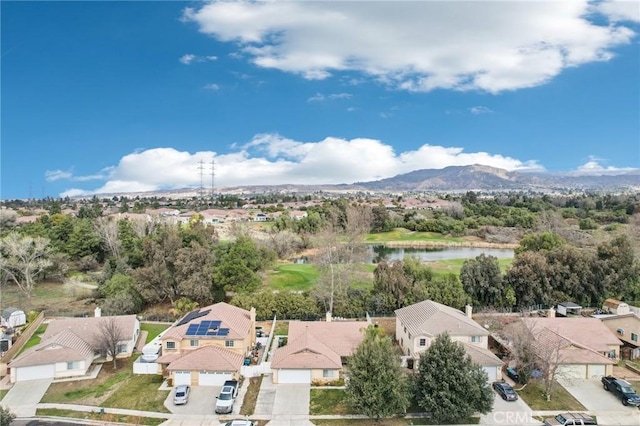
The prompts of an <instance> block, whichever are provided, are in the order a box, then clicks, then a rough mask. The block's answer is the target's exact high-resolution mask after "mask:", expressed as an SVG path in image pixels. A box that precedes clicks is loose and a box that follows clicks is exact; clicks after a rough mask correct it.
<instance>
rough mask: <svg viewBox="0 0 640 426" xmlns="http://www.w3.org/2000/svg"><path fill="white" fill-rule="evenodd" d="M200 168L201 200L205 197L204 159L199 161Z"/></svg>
mask: <svg viewBox="0 0 640 426" xmlns="http://www.w3.org/2000/svg"><path fill="white" fill-rule="evenodd" d="M198 170H200V201H202V200H203V198H204V161H203V160H200V161H198Z"/></svg>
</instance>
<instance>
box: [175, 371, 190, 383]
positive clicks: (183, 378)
mask: <svg viewBox="0 0 640 426" xmlns="http://www.w3.org/2000/svg"><path fill="white" fill-rule="evenodd" d="M173 385H174V386H178V385H191V372H190V371H174V372H173Z"/></svg>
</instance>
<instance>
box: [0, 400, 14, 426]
mask: <svg viewBox="0 0 640 426" xmlns="http://www.w3.org/2000/svg"><path fill="white" fill-rule="evenodd" d="M15 418H16V415H15V414H13V413H12V412H11V411H9V409H8V408H4V407H3V406H2V405H0V426H9V425H10V424H11V423H13V420H14V419H15Z"/></svg>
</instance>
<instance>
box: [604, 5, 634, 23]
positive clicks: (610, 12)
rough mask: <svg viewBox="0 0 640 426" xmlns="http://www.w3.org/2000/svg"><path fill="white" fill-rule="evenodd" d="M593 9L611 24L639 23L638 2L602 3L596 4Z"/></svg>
mask: <svg viewBox="0 0 640 426" xmlns="http://www.w3.org/2000/svg"><path fill="white" fill-rule="evenodd" d="M595 9H596V10H597V11H599V12H600V13H603V14H604V15H606V16H607V17H608V18H609V19H610V20H611V21H613V22H618V21H631V22H640V1H638V0H620V1H618V0H616V1H604V2H602V3H599V4H597V5H596V6H595Z"/></svg>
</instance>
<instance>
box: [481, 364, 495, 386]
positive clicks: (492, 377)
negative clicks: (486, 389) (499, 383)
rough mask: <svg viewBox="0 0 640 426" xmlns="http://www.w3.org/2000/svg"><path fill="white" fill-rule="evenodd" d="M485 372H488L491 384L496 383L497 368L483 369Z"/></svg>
mask: <svg viewBox="0 0 640 426" xmlns="http://www.w3.org/2000/svg"><path fill="white" fill-rule="evenodd" d="M482 369H483V370H484V371H486V372H487V376H488V377H489V379H488V380H489V383H492V382H495V381H496V380H498V368H497V367H482Z"/></svg>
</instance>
